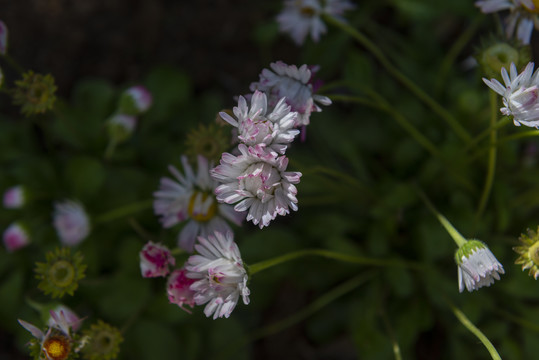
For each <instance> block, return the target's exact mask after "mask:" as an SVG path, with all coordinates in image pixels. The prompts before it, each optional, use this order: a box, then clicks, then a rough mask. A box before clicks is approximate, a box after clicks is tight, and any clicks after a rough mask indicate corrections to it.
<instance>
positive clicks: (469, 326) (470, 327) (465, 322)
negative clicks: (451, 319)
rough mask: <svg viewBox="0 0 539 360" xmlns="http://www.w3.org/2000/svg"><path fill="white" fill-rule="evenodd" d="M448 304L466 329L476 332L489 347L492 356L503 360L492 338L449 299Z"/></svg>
mask: <svg viewBox="0 0 539 360" xmlns="http://www.w3.org/2000/svg"><path fill="white" fill-rule="evenodd" d="M448 304H449V307H450V308H451V310H452V311H453V314H455V316H456V317H457V319H459V321H460V322H461V324H462V325H464V327H466V329H468V330H469V331H470V332H471V333H472V334H474V335H475V336H476V337H477V338H478V339H479V341H481V342H482V343H483V345H484V346H485V347H486V348H487V350H488V352H489V353H490V356H491V357H492V358H493V359H494V360H502V358H501V356H500V354H498V351H497V350H496V348H495V347H494V345H492V343H491V342H490V340H489V339H488V338H487V337H486V336H485V334H483V333H482V332H481V330H479V329H478V328H477V327H476V326H475V325H474V324H473V323H472V322H471V321H470V319H468V317H466V315H465V314H464V313H463V312H462V311H460V309H458V308H457V307H455V306H454V305H453V304H451V303H450V302H449V301H448Z"/></svg>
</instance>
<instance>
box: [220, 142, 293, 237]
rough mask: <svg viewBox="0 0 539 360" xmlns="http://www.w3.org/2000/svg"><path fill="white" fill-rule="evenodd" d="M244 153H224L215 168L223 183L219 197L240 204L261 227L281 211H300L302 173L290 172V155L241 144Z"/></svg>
mask: <svg viewBox="0 0 539 360" xmlns="http://www.w3.org/2000/svg"><path fill="white" fill-rule="evenodd" d="M238 150H239V151H240V153H241V155H239V156H234V155H232V154H229V153H224V154H223V157H222V158H221V165H219V166H217V167H215V168H214V169H212V170H211V174H212V176H213V177H214V178H215V179H216V180H217V181H219V182H221V183H222V185H220V186H219V187H217V189H215V194H216V195H217V200H218V201H220V202H225V203H227V204H236V205H235V206H234V210H236V211H247V210H248V213H247V221H252V222H253V224H255V225H258V226H259V227H260V228H263V227H264V226H268V225H269V223H270V221H271V220H273V219H275V217H276V216H277V215H286V214H288V213H289V209H290V208H291V209H292V210H294V211H296V210H297V209H298V207H297V205H296V204H297V202H298V200H297V198H296V193H297V189H296V187H295V186H294V185H293V184H298V183H299V178H300V177H301V173H299V172H286V171H285V170H286V167H287V165H288V159H287V158H286V157H285V156H280V157H278V156H275V155H273V154H268V153H267V152H265V151H264V147H262V146H255V147H247V146H245V145H244V144H240V145H239V146H238Z"/></svg>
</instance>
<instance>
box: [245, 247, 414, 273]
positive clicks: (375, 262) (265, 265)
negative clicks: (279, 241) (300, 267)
mask: <svg viewBox="0 0 539 360" xmlns="http://www.w3.org/2000/svg"><path fill="white" fill-rule="evenodd" d="M304 256H321V257H325V258H329V259H333V260H339V261H343V262H348V263H353V264H361V265H372V266H396V267H410V268H420V267H421V266H420V264H418V263H415V262H411V261H410V262H409V261H403V260H398V259H373V258H368V257H364V256H353V255H346V254H341V253H337V252H333V251H329V250H324V249H305V250H299V251H295V252H291V253H288V254H284V255H280V256H277V257H275V258H272V259H268V260H264V261H260V262H258V263H256V264H253V265H250V266H249V274H250V275H254V274H256V273H258V272H260V271H262V270H266V269H269V268H271V267H273V266H275V265H279V264H281V263H284V262H287V261H290V260H295V259H298V258H301V257H304Z"/></svg>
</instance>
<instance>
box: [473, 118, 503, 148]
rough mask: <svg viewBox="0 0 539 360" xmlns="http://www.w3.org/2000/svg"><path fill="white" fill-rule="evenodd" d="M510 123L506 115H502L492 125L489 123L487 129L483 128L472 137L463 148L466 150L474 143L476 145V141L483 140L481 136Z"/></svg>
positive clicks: (483, 136)
mask: <svg viewBox="0 0 539 360" xmlns="http://www.w3.org/2000/svg"><path fill="white" fill-rule="evenodd" d="M510 123H511V120H510V119H509V117H508V116H504V117H502V118H501V119H500V120H499V121H498V122H497V123H495V124H494V125H491V126H490V127H489V128H488V129H486V130H484V131H483V132H482V133H480V134H479V135H477V136H476V137H475V138H473V140H472V141H471V142H470V143H469V144H468V145H467V146H466V148H465V149H464V151H465V152H468V151H470V149H473V147H474V146H475V145H477V143H478V142H479V141H481V140H483V138H485V137H487V136H488V135H490V134H491V133H492V131H493V130H498V129H499V128H502V127H504V126H505V125H507V124H510Z"/></svg>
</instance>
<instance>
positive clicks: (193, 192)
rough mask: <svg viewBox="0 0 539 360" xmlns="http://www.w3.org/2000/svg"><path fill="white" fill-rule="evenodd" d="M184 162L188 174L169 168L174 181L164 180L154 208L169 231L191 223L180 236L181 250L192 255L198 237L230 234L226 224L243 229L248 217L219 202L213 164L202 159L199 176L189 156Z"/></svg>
mask: <svg viewBox="0 0 539 360" xmlns="http://www.w3.org/2000/svg"><path fill="white" fill-rule="evenodd" d="M181 161H182V164H183V170H184V174H182V173H181V172H180V171H179V170H178V169H176V168H175V167H174V166H169V171H170V172H171V173H172V175H173V176H174V179H171V178H168V177H164V178H161V183H160V186H159V190H158V191H156V192H155V193H154V197H155V200H154V203H153V207H154V211H155V214H156V215H158V216H160V218H161V219H160V220H161V223H162V224H163V227H165V228H170V227H172V226H174V225H176V224H179V223H181V222H185V221H186V222H187V223H186V225H185V226H184V227H183V229H182V230H181V232H180V234H179V236H178V246H179V247H181V248H182V249H184V250H186V251H188V252H192V251H193V245H194V243H195V240H196V237H197V236H206V235H207V234H210V233H212V232H213V231H225V232H226V231H229V230H231V229H230V226H229V225H228V224H227V222H226V221H225V220H228V221H231V222H233V223H234V224H236V225H240V224H241V221H242V220H243V218H244V216H245V215H244V214H239V213H237V212H235V211H234V209H233V208H232V207H231V206H230V205H226V204H219V203H218V202H217V199H216V198H215V194H214V191H215V188H216V187H217V185H218V184H217V182H216V181H215V180H213V179H212V178H211V177H210V170H209V169H210V163H208V160H207V159H206V158H205V157H203V156H198V168H197V173H196V174H195V173H194V171H193V168H192V167H191V165H190V164H189V162H188V160H187V157H186V156H182V158H181Z"/></svg>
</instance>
